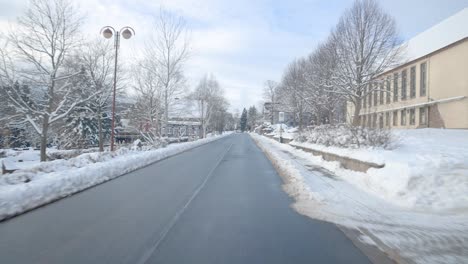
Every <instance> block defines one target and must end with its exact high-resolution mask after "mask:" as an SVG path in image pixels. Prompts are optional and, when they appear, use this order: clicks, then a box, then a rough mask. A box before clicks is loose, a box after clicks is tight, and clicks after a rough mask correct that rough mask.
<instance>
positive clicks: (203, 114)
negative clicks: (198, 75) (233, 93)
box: [191, 75, 227, 138]
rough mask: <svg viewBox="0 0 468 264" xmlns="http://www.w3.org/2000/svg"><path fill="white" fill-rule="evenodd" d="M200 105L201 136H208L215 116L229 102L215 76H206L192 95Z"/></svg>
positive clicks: (223, 109)
mask: <svg viewBox="0 0 468 264" xmlns="http://www.w3.org/2000/svg"><path fill="white" fill-rule="evenodd" d="M191 98H192V100H195V101H196V102H197V105H198V112H199V114H200V122H201V127H202V131H201V137H202V138H204V137H206V134H207V132H208V128H210V126H211V125H212V123H213V118H214V116H215V115H216V113H217V112H219V111H225V109H226V106H227V102H226V100H225V98H224V93H223V90H222V89H221V87H220V85H219V83H218V81H217V80H216V78H215V77H214V76H210V77H208V76H206V75H205V76H204V77H203V78H202V79H201V80H200V83H199V84H198V86H197V87H196V88H195V91H194V92H193V93H192V96H191Z"/></svg>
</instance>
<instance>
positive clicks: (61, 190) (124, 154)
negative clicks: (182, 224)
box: [0, 134, 229, 220]
mask: <svg viewBox="0 0 468 264" xmlns="http://www.w3.org/2000/svg"><path fill="white" fill-rule="evenodd" d="M226 135H229V134H224V135H222V136H216V137H210V138H205V139H201V140H197V141H193V142H187V143H180V144H172V145H169V146H167V147H166V148H161V149H157V150H152V151H131V150H129V149H121V150H119V151H117V152H115V153H112V152H103V153H88V154H82V155H80V156H78V157H75V158H71V159H69V160H54V161H50V162H43V163H40V164H37V165H36V166H32V167H30V168H28V169H25V170H21V171H18V172H15V173H13V174H8V175H3V176H0V220H3V219H5V218H8V217H11V216H14V215H17V214H20V213H22V212H25V211H28V210H30V209H33V208H36V207H38V206H41V205H44V204H47V203H49V202H51V201H54V200H57V199H60V198H62V197H65V196H69V195H71V194H74V193H76V192H79V191H81V190H84V189H86V188H89V187H91V186H94V185H96V184H99V183H102V182H105V181H108V180H110V179H113V178H116V177H118V176H121V175H123V174H126V173H128V172H131V171H134V170H137V169H139V168H142V167H144V166H146V165H148V164H151V163H153V162H156V161H159V160H161V159H164V158H166V157H169V156H172V155H175V154H178V153H181V152H183V151H186V150H188V149H191V148H194V147H197V146H200V145H203V144H205V143H208V142H211V141H214V140H217V139H219V138H221V137H224V136H226ZM25 179H28V180H30V182H27V183H24V180H25Z"/></svg>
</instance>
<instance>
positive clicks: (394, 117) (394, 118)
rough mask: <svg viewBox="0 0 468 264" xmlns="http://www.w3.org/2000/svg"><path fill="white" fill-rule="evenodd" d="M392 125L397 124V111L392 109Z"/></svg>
mask: <svg viewBox="0 0 468 264" xmlns="http://www.w3.org/2000/svg"><path fill="white" fill-rule="evenodd" d="M393 126H398V111H393Z"/></svg>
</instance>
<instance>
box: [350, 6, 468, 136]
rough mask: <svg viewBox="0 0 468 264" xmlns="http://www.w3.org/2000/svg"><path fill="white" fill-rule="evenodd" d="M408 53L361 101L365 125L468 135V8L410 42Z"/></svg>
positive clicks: (361, 113)
mask: <svg viewBox="0 0 468 264" xmlns="http://www.w3.org/2000/svg"><path fill="white" fill-rule="evenodd" d="M406 49H407V51H406V56H407V60H406V62H405V63H403V64H402V65H399V66H398V67H395V68H393V69H390V70H388V71H386V72H384V73H383V74H381V75H380V76H379V78H377V79H376V80H375V83H374V84H373V85H376V86H377V85H378V88H379V90H378V91H374V92H372V93H370V94H369V95H368V96H366V98H364V100H362V102H361V103H362V104H361V106H362V107H361V111H360V113H359V115H360V122H361V125H363V126H368V127H381V128H383V127H385V128H425V127H432V128H454V129H455V128H458V129H468V8H465V9H463V10H462V11H460V12H458V13H456V14H455V15H453V16H451V17H449V18H447V19H446V20H444V21H442V22H440V23H439V24H437V25H435V26H433V27H432V28H430V29H428V30H426V31H424V32H422V33H420V34H419V35H417V36H415V37H414V38H413V39H410V40H409V41H408V42H407V47H406ZM348 113H354V107H353V106H352V105H348ZM351 120H352V116H350V115H348V122H351Z"/></svg>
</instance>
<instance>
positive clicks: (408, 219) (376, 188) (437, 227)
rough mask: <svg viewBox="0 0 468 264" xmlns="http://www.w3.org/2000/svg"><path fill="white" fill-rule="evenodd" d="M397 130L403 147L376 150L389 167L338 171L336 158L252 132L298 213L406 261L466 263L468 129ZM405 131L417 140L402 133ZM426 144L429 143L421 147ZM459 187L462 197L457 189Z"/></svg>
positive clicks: (467, 251) (467, 235) (467, 240)
mask: <svg viewBox="0 0 468 264" xmlns="http://www.w3.org/2000/svg"><path fill="white" fill-rule="evenodd" d="M397 133H398V134H399V136H400V138H401V139H400V146H399V148H397V149H395V150H394V153H393V154H391V153H389V152H386V151H383V150H374V154H375V155H378V154H380V155H381V158H382V159H383V161H385V162H386V163H388V162H389V164H388V166H387V165H386V167H385V169H381V170H386V171H380V172H379V171H378V170H374V169H372V170H369V171H368V172H367V173H358V172H351V171H347V170H344V169H341V168H340V167H339V165H338V164H337V163H336V162H327V161H324V160H323V159H322V158H320V157H316V156H313V155H312V154H310V153H306V152H304V151H301V150H298V149H296V148H294V147H292V146H290V145H287V144H280V143H278V142H277V141H275V140H272V139H269V138H266V137H263V136H259V135H256V134H252V137H253V138H254V139H255V141H256V142H257V143H258V144H259V146H260V147H261V148H262V149H263V150H264V151H265V153H266V154H267V155H268V156H269V157H270V159H271V160H272V162H273V163H274V164H275V166H276V167H277V169H278V170H279V171H280V173H281V174H282V175H283V177H284V178H285V190H286V191H287V192H288V193H290V194H291V195H292V196H294V197H295V199H296V203H295V204H294V207H295V209H296V210H297V211H298V212H300V213H302V214H305V215H307V216H309V217H312V218H317V219H320V220H324V221H328V222H332V223H336V224H338V225H342V226H346V227H348V228H353V229H356V230H359V231H360V233H361V234H362V237H361V238H360V240H362V242H364V243H370V244H375V245H377V246H378V247H380V248H381V249H382V250H383V251H384V252H386V253H387V254H388V255H389V256H391V257H393V258H394V259H397V260H403V262H404V261H405V260H406V261H408V262H414V263H468V247H467V245H468V203H467V202H465V203H463V200H464V199H466V198H467V197H466V196H468V192H466V190H467V189H466V187H467V182H466V180H467V178H468V174H467V166H468V165H467V162H468V160H467V159H466V155H467V153H466V146H467V144H466V140H467V139H466V138H467V137H466V133H467V132H466V131H447V130H443V131H440V132H439V131H433V130H416V131H415V130H413V131H412V132H409V131H408V132H406V131H398V132H397ZM408 134H412V135H413V136H414V137H417V138H420V140H418V141H412V139H413V140H414V138H411V137H409V138H406V139H405V137H408V136H409V135H408ZM429 142H432V144H433V145H432V146H427V145H420V143H429ZM463 149H464V151H463ZM354 151H356V152H360V151H363V152H367V151H369V152H372V150H354ZM426 152H427V153H426ZM374 154H371V155H374ZM363 155H364V154H363ZM463 159H464V160H463ZM391 162H395V165H390V164H391ZM405 162H406V163H405ZM421 166H422V167H421ZM425 166H429V167H428V168H426V167H425ZM408 177H409V179H408ZM424 177H426V178H424ZM405 179H406V181H405ZM380 181H383V182H380ZM464 188H465V189H464ZM393 189H396V190H398V191H401V193H398V191H395V190H393ZM463 189H464V190H465V196H463V195H462V194H461V193H459V192H461V191H463ZM389 190H393V191H389ZM454 195H455V196H457V198H454V197H453V196H454ZM465 201H466V200H465Z"/></svg>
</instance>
